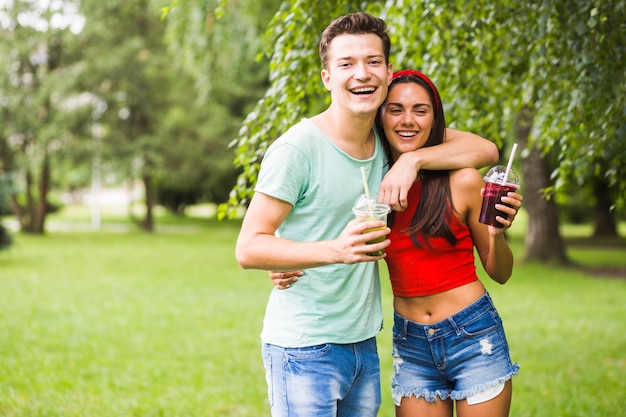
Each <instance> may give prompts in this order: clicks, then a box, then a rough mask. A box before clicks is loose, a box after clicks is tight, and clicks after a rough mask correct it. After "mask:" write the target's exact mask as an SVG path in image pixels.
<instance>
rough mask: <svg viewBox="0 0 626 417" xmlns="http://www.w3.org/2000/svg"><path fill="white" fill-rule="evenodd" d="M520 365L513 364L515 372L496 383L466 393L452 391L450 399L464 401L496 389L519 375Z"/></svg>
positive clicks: (480, 386)
mask: <svg viewBox="0 0 626 417" xmlns="http://www.w3.org/2000/svg"><path fill="white" fill-rule="evenodd" d="M519 368H520V366H519V364H518V363H517V362H516V363H514V364H513V370H512V371H511V372H510V373H509V374H508V375H506V376H503V377H502V378H498V379H496V380H495V381H491V382H489V383H487V384H480V385H476V386H475V387H473V388H472V389H471V390H465V391H452V392H451V393H450V398H452V399H453V400H455V401H458V400H464V399H466V398H468V397H471V396H472V395H474V394H478V393H479V392H483V391H485V390H488V389H489V388H491V387H495V386H496V385H498V384H502V383H504V382H506V381H508V380H509V379H511V378H513V377H514V376H515V375H517V374H519Z"/></svg>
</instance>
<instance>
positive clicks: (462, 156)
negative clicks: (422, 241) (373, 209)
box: [378, 129, 498, 211]
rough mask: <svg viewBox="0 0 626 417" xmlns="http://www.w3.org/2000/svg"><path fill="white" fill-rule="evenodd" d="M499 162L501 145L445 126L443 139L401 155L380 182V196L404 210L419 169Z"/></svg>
mask: <svg viewBox="0 0 626 417" xmlns="http://www.w3.org/2000/svg"><path fill="white" fill-rule="evenodd" d="M497 162H498V148H497V147H496V145H495V144H494V143H493V142H491V141H488V140H487V139H484V138H482V137H480V136H478V135H475V134H473V133H469V132H461V131H458V130H454V129H446V140H445V142H444V143H442V144H440V145H437V146H430V147H427V148H420V149H417V150H415V151H412V152H406V153H403V154H402V155H400V157H399V158H398V160H397V161H395V163H394V164H393V166H392V167H391V169H390V170H389V172H388V173H387V174H386V175H385V178H384V179H383V182H382V183H381V185H380V189H379V192H378V194H379V200H380V201H382V202H385V203H387V204H389V205H390V206H391V208H392V209H394V210H396V211H402V210H404V209H405V208H406V207H407V195H408V193H409V190H410V189H411V186H412V185H413V183H414V182H415V179H416V178H417V174H418V172H419V170H420V169H429V170H437V169H459V168H471V167H473V168H482V167H484V166H488V165H493V164H495V163H497Z"/></svg>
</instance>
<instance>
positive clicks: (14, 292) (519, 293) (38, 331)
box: [0, 220, 626, 417]
mask: <svg viewBox="0 0 626 417" xmlns="http://www.w3.org/2000/svg"><path fill="white" fill-rule="evenodd" d="M87 221H88V220H87ZM520 223H522V222H520ZM171 224H173V222H171ZM238 227H239V224H238V223H237V222H221V223H216V222H207V221H203V222H198V221H196V222H193V224H192V222H188V224H186V225H184V227H180V228H178V229H176V228H169V229H162V230H161V231H159V232H157V233H156V234H154V235H146V234H143V233H140V232H137V231H134V230H131V231H130V232H128V233H119V232H117V231H116V232H100V233H92V232H75V231H74V232H53V233H49V234H48V235H46V236H43V237H36V236H24V235H15V236H14V238H15V243H14V246H13V248H12V249H11V250H10V251H8V252H3V253H0V415H1V416H3V417H15V416H20V417H43V416H46V417H49V416H59V417H60V416H63V417H78V416H80V417H85V416H94V417H109V416H111V417H112V416H115V417H121V416H124V417H126V416H137V417H139V416H141V417H144V416H146V417H148V416H150V417H152V416H155V417H156V416H168V417H169V416H172V417H178V416H180V417H182V416H185V417H187V416H195V417H208V416H210V417H213V416H216V417H221V416H226V417H235V416H238V417H239V416H241V417H244V416H245V417H256V416H268V415H269V412H268V407H267V405H266V399H265V398H266V386H265V380H264V376H263V367H262V363H261V358H260V345H259V332H260V330H261V324H262V318H263V313H264V308H265V303H266V299H267V295H268V293H269V291H270V289H271V283H270V281H269V279H268V278H267V275H266V274H265V273H264V272H261V271H243V270H242V269H240V268H239V266H238V265H237V264H236V262H235V260H234V243H235V239H236V235H237V231H238ZM104 229H105V230H106V227H105V228H104ZM512 247H513V249H514V251H515V252H516V254H517V255H518V257H519V258H521V255H522V252H523V245H522V239H521V234H520V233H512ZM625 253H626V246H625V245H624V242H623V241H622V240H620V241H618V243H617V244H613V245H603V246H601V247H600V248H597V247H595V246H594V245H592V244H590V243H589V241H581V240H580V239H579V240H577V241H576V242H575V245H572V246H571V247H570V248H569V254H570V256H572V257H573V258H575V259H576V260H577V261H578V262H580V263H582V264H585V265H590V266H602V265H611V266H615V267H626V259H624V258H625V257H624V254H625ZM382 269H384V268H382ZM483 282H485V283H486V284H487V286H488V288H489V290H490V292H491V294H492V296H493V298H494V300H495V302H496V305H497V306H498V309H499V311H500V313H501V314H502V316H503V319H504V323H505V328H506V331H507V336H508V339H509V344H510V347H511V354H512V357H513V359H514V360H515V361H518V362H519V363H520V364H521V366H522V367H521V371H520V375H519V376H517V377H515V378H514V397H513V404H512V410H511V416H513V417H524V416H529V417H530V416H532V417H538V416H539V417H542V416H545V417H555V416H572V417H574V416H580V417H583V416H584V417H588V416H617V415H619V414H620V411H619V410H623V409H624V406H623V400H622V396H623V393H624V392H626V379H625V378H624V375H626V355H625V354H624V352H626V332H624V323H626V303H625V300H626V280H624V279H616V278H613V277H610V276H608V275H607V276H605V277H592V276H590V275H587V274H586V273H585V272H583V271H579V270H570V269H564V268H555V267H548V266H543V265H537V264H531V263H520V262H518V264H517V265H516V268H515V271H514V275H513V277H512V278H511V280H510V281H509V283H507V284H506V285H504V286H499V285H497V284H495V283H491V282H490V281H487V280H483ZM383 290H384V309H385V324H386V327H385V329H383V331H382V332H381V333H380V335H379V350H380V355H381V366H382V385H383V405H382V408H381V412H380V416H381V417H391V416H393V415H394V411H393V404H392V402H391V398H390V393H389V391H390V389H389V384H390V379H391V369H392V365H391V356H390V350H391V349H390V340H391V339H390V332H391V329H390V327H391V322H392V320H391V317H392V315H391V313H392V308H391V292H390V288H389V284H388V282H387V278H386V275H385V276H384V277H383Z"/></svg>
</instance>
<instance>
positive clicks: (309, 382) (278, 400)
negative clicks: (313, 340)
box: [263, 338, 381, 417]
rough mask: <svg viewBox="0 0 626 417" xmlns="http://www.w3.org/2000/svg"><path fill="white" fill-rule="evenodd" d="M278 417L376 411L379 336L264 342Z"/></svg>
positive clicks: (341, 416)
mask: <svg viewBox="0 0 626 417" xmlns="http://www.w3.org/2000/svg"><path fill="white" fill-rule="evenodd" d="M263 364H264V366H265V377H266V381H267V386H268V398H269V402H270V408H271V411H272V416H273V417H376V415H377V413H378V409H379V407H380V401H381V395H380V362H379V358H378V351H377V347H376V338H371V339H368V340H365V341H363V342H359V343H351V344H345V345H344V344H333V343H327V344H323V345H318V346H311V347H305V348H283V347H280V346H276V345H271V344H267V343H266V344H263Z"/></svg>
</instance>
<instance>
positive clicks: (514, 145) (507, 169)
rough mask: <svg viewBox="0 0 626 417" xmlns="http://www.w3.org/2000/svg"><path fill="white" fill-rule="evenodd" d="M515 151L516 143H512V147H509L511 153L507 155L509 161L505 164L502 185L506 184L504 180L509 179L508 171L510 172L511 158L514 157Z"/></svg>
mask: <svg viewBox="0 0 626 417" xmlns="http://www.w3.org/2000/svg"><path fill="white" fill-rule="evenodd" d="M515 151H517V143H514V144H513V148H511V155H510V156H509V163H508V164H507V166H506V171H504V178H502V185H506V182H507V181H508V179H509V173H510V172H511V165H513V158H514V157H515Z"/></svg>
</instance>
